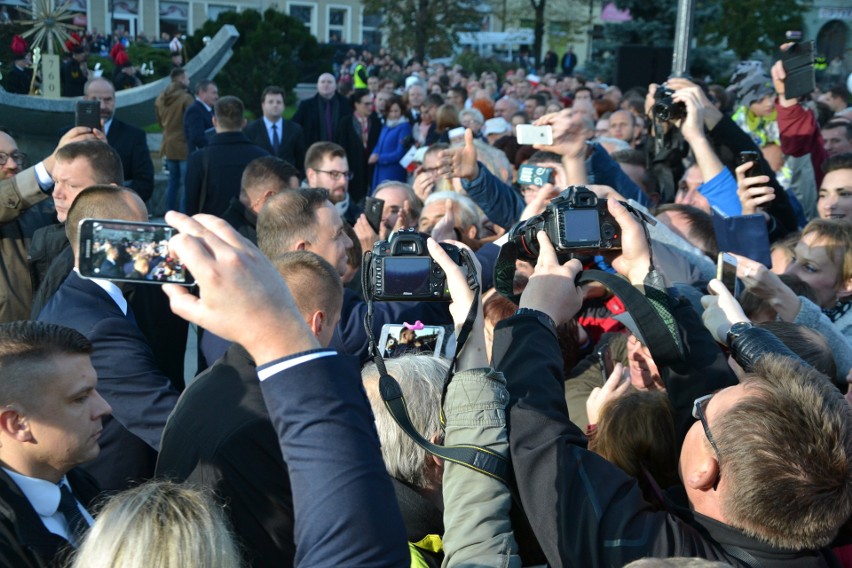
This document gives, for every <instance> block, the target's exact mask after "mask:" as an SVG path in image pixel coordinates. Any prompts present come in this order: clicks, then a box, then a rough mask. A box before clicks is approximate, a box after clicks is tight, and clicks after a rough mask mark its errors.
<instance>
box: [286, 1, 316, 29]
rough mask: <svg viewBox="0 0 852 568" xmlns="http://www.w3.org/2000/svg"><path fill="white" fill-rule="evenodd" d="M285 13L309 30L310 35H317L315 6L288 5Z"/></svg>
mask: <svg viewBox="0 0 852 568" xmlns="http://www.w3.org/2000/svg"><path fill="white" fill-rule="evenodd" d="M287 11H288V13H289V14H290V16H291V17H293V18H296V19H297V20H299V21H300V22H302V23H303V24H305V27H306V28H308V29H309V30H311V35H313V36H316V35H317V19H316V4H288V6H287Z"/></svg>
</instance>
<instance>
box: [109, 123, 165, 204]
mask: <svg viewBox="0 0 852 568" xmlns="http://www.w3.org/2000/svg"><path fill="white" fill-rule="evenodd" d="M107 142H109V145H110V146H112V147H113V148H114V149H115V151H116V152H118V155H119V157H120V158H121V165H122V166H123V167H124V187H129V188H130V189H132V190H133V191H135V192H136V193H138V194H139V197H141V198H142V201H148V200H149V199H151V196H152V195H153V194H154V162H152V161H151V152H150V151H149V150H148V140H147V138H146V136H145V132H143V131H142V130H141V129H139V128H136V127H135V126H131V125H130V124H126V123H124V122H121V121H120V120H118V119H115V118H113V119H112V123H111V124H110V125H109V132H107Z"/></svg>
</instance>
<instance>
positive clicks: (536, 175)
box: [518, 164, 553, 187]
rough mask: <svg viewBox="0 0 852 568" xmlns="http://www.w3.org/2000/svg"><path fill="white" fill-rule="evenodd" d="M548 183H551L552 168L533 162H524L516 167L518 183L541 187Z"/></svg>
mask: <svg viewBox="0 0 852 568" xmlns="http://www.w3.org/2000/svg"><path fill="white" fill-rule="evenodd" d="M548 183H553V168H545V167H543V166H537V165H535V164H524V165H522V166H521V167H520V168H518V185H534V186H536V187H542V186H544V185H545V184H548Z"/></svg>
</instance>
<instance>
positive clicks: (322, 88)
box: [317, 73, 337, 99]
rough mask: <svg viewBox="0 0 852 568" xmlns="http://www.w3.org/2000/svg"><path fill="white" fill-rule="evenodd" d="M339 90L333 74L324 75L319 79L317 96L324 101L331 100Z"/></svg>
mask: <svg viewBox="0 0 852 568" xmlns="http://www.w3.org/2000/svg"><path fill="white" fill-rule="evenodd" d="M336 90H337V80H336V79H335V78H334V75H332V74H331V73H323V74H322V75H320V76H319V79H317V94H319V96H321V97H322V98H324V99H330V98H331V97H333V96H334V92H335V91H336Z"/></svg>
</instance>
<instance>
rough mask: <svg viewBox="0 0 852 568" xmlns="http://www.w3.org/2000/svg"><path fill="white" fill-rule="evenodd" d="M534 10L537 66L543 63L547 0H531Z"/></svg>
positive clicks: (534, 53)
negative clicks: (542, 49)
mask: <svg viewBox="0 0 852 568" xmlns="http://www.w3.org/2000/svg"><path fill="white" fill-rule="evenodd" d="M530 5H532V9H533V12H535V24H533V52H532V56H533V59H534V60H535V67H536V69H538V66H539V65H540V64H541V44H542V41H543V39H544V9H545V8H546V7H547V6H546V5H547V0H538V2H536V0H530Z"/></svg>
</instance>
